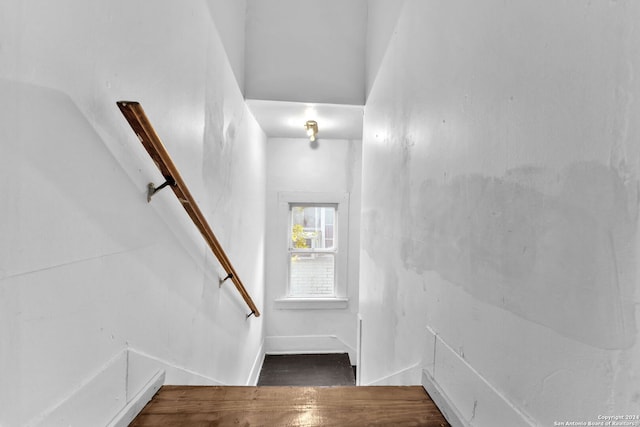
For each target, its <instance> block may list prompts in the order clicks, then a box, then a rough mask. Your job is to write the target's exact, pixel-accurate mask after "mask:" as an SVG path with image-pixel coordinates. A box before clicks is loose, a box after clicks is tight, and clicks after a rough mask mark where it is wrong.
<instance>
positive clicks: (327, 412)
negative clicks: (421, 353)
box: [130, 386, 449, 427]
mask: <svg viewBox="0 0 640 427" xmlns="http://www.w3.org/2000/svg"><path fill="white" fill-rule="evenodd" d="M130 425H131V426H169V425H171V426H200V425H202V426H210V425H216V426H225V425H233V426H365V425H394V426H428V427H431V426H433V427H443V426H449V424H448V423H447V421H446V420H445V418H444V417H443V416H442V414H441V413H440V411H439V410H438V408H437V407H436V406H435V404H434V403H433V401H432V400H431V398H430V397H429V395H428V394H427V393H426V392H425V390H424V389H423V388H422V387H420V386H400V387H394V386H368V387H345V386H339V387H293V386H265V387H249V386H163V387H162V388H161V389H160V391H159V392H158V393H157V394H156V396H154V398H153V399H152V400H151V402H149V404H148V405H147V406H146V407H145V408H144V410H143V411H142V412H141V413H140V414H139V415H138V417H136V419H135V420H134V421H133V422H132V423H131V424H130Z"/></svg>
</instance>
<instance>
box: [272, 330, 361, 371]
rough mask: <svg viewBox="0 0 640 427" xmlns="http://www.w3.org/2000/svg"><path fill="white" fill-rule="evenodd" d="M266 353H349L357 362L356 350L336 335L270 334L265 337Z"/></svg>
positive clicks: (350, 357)
mask: <svg viewBox="0 0 640 427" xmlns="http://www.w3.org/2000/svg"><path fill="white" fill-rule="evenodd" d="M264 351H265V353H266V354H314V353H348V354H349V360H350V361H351V364H352V365H353V364H355V361H356V360H357V359H356V356H357V355H356V351H355V349H354V348H353V347H351V346H349V345H347V344H346V343H345V342H344V341H342V340H341V339H340V338H338V337H337V336H335V335H295V336H268V337H265V339H264Z"/></svg>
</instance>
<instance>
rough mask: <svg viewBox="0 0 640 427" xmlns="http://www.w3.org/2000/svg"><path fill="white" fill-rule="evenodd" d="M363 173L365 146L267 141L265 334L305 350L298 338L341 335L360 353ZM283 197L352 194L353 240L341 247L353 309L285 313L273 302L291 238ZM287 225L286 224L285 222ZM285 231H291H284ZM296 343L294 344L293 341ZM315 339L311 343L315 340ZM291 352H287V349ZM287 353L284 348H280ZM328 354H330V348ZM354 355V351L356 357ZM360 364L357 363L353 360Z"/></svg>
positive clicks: (282, 286)
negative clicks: (287, 194) (281, 205)
mask: <svg viewBox="0 0 640 427" xmlns="http://www.w3.org/2000/svg"><path fill="white" fill-rule="evenodd" d="M360 173H361V141H359V140H338V139H335V140H328V139H318V148H317V149H313V148H311V147H310V144H309V141H308V140H306V139H294V138H269V139H268V142H267V223H268V224H270V226H269V227H268V229H267V246H266V273H267V276H266V277H267V278H266V286H267V288H266V295H265V335H266V336H267V337H272V338H271V340H273V338H281V339H282V340H285V341H286V342H287V345H293V346H295V345H297V344H299V346H298V350H302V349H304V343H306V342H307V341H300V342H297V341H296V340H297V338H296V337H302V336H303V337H305V340H307V339H309V337H317V338H318V339H319V340H320V341H319V342H325V341H323V339H324V338H323V337H326V336H336V337H338V339H339V340H340V341H341V342H342V343H343V344H346V346H348V347H349V348H350V349H352V350H355V349H356V326H357V323H356V316H357V312H358V264H359V262H358V258H359V239H360V230H359V222H360V188H361V183H360ZM279 192H317V193H322V192H336V193H349V194H350V197H349V204H350V206H349V218H340V217H339V218H338V220H339V221H344V220H348V221H349V241H348V242H341V243H340V245H341V248H343V249H345V246H347V247H346V249H348V260H349V261H348V262H349V266H348V273H347V280H348V285H347V286H348V289H347V294H348V297H349V306H348V308H346V309H332V310H325V309H321V310H282V309H277V308H275V305H274V300H275V299H277V298H282V297H284V296H285V295H283V290H285V289H286V283H282V282H281V280H280V278H283V277H284V278H286V277H287V275H286V271H287V264H286V262H287V257H286V255H287V253H286V248H287V246H286V244H287V240H286V235H284V236H283V235H281V234H279V233H280V228H279V227H277V224H280V223H281V222H282V221H281V218H278V214H279V212H280V211H279V209H278V193H279ZM285 224H286V219H285ZM285 232H286V228H285ZM288 338H291V339H288ZM311 339H312V338H311ZM287 348H288V347H287ZM276 350H278V351H285V349H284V348H278V349H276ZM317 350H322V349H317ZM324 350H331V349H329V348H326V349H324ZM353 353H355V352H354V351H352V354H353ZM353 362H355V360H354V361H353Z"/></svg>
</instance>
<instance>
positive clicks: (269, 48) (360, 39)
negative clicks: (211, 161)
mask: <svg viewBox="0 0 640 427" xmlns="http://www.w3.org/2000/svg"><path fill="white" fill-rule="evenodd" d="M366 23H367V3H366V0H349V1H342V0H324V1H322V2H318V1H314V0H270V1H264V0H248V1H247V35H246V57H245V58H246V59H245V64H246V67H245V81H246V92H245V94H246V97H247V98H251V99H265V100H272V101H299V102H317V103H331V104H352V105H362V104H364V90H365V34H366Z"/></svg>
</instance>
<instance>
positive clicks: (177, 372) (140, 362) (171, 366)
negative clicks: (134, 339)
mask: <svg viewBox="0 0 640 427" xmlns="http://www.w3.org/2000/svg"><path fill="white" fill-rule="evenodd" d="M128 365H129V367H130V369H129V377H130V381H131V376H132V375H134V374H136V373H138V374H140V373H142V375H143V378H145V383H146V379H148V378H149V377H150V376H151V375H153V373H155V372H157V371H159V370H163V371H165V372H166V379H165V384H171V385H226V384H225V383H223V382H221V381H218V380H217V379H215V378H212V377H209V376H206V375H203V374H201V373H199V372H196V371H193V370H191V369H188V368H185V367H183V366H179V365H176V364H175V363H170V362H168V361H166V360H163V359H160V358H158V357H155V356H152V355H150V354H147V353H144V352H142V351H140V350H136V349H133V348H129V357H128Z"/></svg>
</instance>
